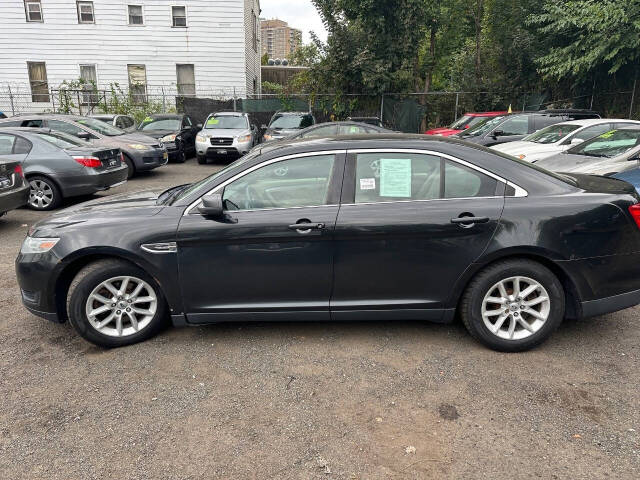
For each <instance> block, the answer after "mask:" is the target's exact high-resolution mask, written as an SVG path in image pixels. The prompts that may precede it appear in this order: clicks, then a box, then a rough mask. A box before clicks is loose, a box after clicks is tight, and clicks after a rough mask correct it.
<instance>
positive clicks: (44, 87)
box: [27, 62, 49, 103]
mask: <svg viewBox="0 0 640 480" xmlns="http://www.w3.org/2000/svg"><path fill="white" fill-rule="evenodd" d="M27 71H28V72H29V84H30V85H31V101H32V102H38V103H49V82H48V81H47V66H46V65H45V63H44V62H27Z"/></svg>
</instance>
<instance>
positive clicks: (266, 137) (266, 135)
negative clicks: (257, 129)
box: [264, 133, 273, 140]
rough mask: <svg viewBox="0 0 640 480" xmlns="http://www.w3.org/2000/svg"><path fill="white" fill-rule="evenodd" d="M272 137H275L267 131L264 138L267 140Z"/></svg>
mask: <svg viewBox="0 0 640 480" xmlns="http://www.w3.org/2000/svg"><path fill="white" fill-rule="evenodd" d="M272 138H273V136H271V135H269V134H267V133H265V134H264V139H265V140H271V139H272Z"/></svg>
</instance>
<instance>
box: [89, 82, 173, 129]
mask: <svg viewBox="0 0 640 480" xmlns="http://www.w3.org/2000/svg"><path fill="white" fill-rule="evenodd" d="M143 100H144V101H140V99H139V98H135V97H134V96H133V95H131V94H130V93H127V92H124V91H123V90H122V88H121V87H120V85H119V84H118V83H117V82H115V83H111V84H110V85H109V90H108V92H107V93H105V95H103V96H102V98H101V99H100V102H99V104H98V108H99V109H100V110H102V111H103V112H104V113H114V114H120V115H131V116H132V117H133V118H134V119H135V120H136V123H139V122H142V120H143V119H144V118H145V117H147V116H149V115H151V114H154V113H174V112H175V111H176V109H175V108H169V109H165V108H163V104H162V102H158V101H154V100H151V99H150V98H149V97H148V96H145V98H144V99H143Z"/></svg>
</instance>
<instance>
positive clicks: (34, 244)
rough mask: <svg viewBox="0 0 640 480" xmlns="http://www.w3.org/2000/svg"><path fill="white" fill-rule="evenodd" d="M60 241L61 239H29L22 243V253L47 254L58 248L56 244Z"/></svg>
mask: <svg viewBox="0 0 640 480" xmlns="http://www.w3.org/2000/svg"><path fill="white" fill-rule="evenodd" d="M59 241H60V239H59V238H33V237H27V238H25V239H24V242H22V248H20V253H22V254H23V255H24V254H28V253H46V252H48V251H49V250H51V249H52V248H53V247H55V246H56V243H58V242H59Z"/></svg>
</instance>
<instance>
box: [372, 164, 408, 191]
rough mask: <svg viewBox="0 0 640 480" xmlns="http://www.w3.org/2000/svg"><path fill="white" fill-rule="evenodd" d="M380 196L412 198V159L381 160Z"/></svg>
mask: <svg viewBox="0 0 640 480" xmlns="http://www.w3.org/2000/svg"><path fill="white" fill-rule="evenodd" d="M380 196H381V197H404V198H409V197H411V159H410V158H382V159H380Z"/></svg>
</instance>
